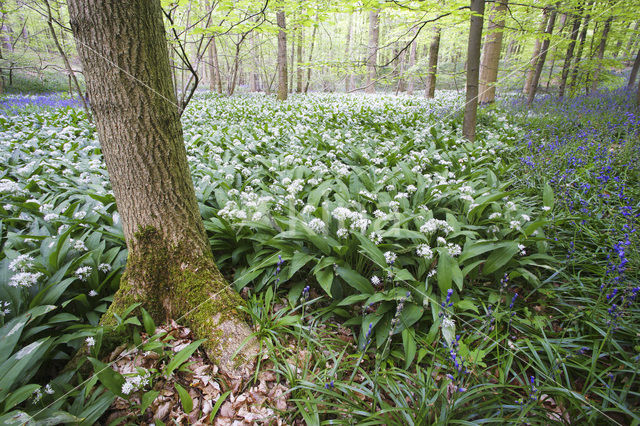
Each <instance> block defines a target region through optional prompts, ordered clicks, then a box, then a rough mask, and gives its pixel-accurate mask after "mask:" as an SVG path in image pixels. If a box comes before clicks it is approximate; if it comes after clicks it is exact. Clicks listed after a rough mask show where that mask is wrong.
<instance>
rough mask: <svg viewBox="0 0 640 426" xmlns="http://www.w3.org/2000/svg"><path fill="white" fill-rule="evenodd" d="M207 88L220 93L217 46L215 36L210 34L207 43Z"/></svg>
mask: <svg viewBox="0 0 640 426" xmlns="http://www.w3.org/2000/svg"><path fill="white" fill-rule="evenodd" d="M208 54H209V76H211V79H210V80H209V89H210V90H211V91H212V92H218V93H219V94H222V78H220V63H219V62H218V48H217V47H216V38H215V37H214V36H211V42H210V43H209V52H208Z"/></svg>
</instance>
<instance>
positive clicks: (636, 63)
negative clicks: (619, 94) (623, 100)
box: [627, 50, 640, 88]
mask: <svg viewBox="0 0 640 426" xmlns="http://www.w3.org/2000/svg"><path fill="white" fill-rule="evenodd" d="M638 68H640V50H638V53H637V54H636V60H635V61H633V68H631V74H629V82H628V83H627V87H628V88H632V87H633V83H635V81H636V77H637V76H638Z"/></svg>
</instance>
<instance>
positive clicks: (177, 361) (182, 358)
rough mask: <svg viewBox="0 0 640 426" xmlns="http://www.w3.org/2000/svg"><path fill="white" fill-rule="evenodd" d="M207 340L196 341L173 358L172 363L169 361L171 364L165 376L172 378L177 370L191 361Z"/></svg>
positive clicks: (165, 370)
mask: <svg viewBox="0 0 640 426" xmlns="http://www.w3.org/2000/svg"><path fill="white" fill-rule="evenodd" d="M205 340H206V339H200V340H196V341H195V342H193V343H190V344H189V345H188V346H186V347H185V348H184V349H182V350H181V351H180V352H178V353H177V354H175V355H174V356H173V358H171V361H169V364H167V367H166V368H165V369H164V375H165V376H170V375H171V374H172V373H173V371H174V370H175V369H176V368H179V367H180V366H181V365H182V364H184V363H185V362H186V361H187V360H188V359H189V357H190V356H191V355H192V354H193V353H194V352H195V351H196V349H198V347H200V345H201V344H202V343H204V341H205Z"/></svg>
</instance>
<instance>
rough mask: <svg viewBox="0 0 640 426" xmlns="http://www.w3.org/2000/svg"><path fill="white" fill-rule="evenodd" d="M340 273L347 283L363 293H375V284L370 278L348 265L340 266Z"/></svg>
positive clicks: (338, 271) (338, 270)
mask: <svg viewBox="0 0 640 426" xmlns="http://www.w3.org/2000/svg"><path fill="white" fill-rule="evenodd" d="M336 272H337V273H338V275H340V277H342V279H343V280H344V281H345V282H346V283H347V285H349V286H351V287H353V288H355V289H356V290H358V291H359V292H360V293H362V294H367V295H369V294H373V293H374V289H373V286H372V285H371V284H370V283H369V280H368V279H366V278H365V277H363V276H362V275H360V274H359V273H357V272H356V271H354V270H353V269H351V268H349V267H348V266H340V267H338V269H337V270H336Z"/></svg>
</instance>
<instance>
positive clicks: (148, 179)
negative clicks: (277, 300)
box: [68, 0, 256, 373]
mask: <svg viewBox="0 0 640 426" xmlns="http://www.w3.org/2000/svg"><path fill="white" fill-rule="evenodd" d="M68 7H69V16H70V23H71V28H72V29H73V33H74V36H75V39H76V45H77V48H78V52H79V55H80V59H81V61H82V64H83V68H84V73H85V79H86V82H87V91H88V93H89V95H90V98H91V108H92V109H93V112H94V114H95V121H96V127H97V130H98V135H99V138H100V144H101V147H102V153H103V155H104V159H105V163H106V165H107V170H108V172H109V178H110V181H111V185H112V187H113V193H114V196H115V199H116V203H117V207H118V211H119V213H120V217H121V221H122V226H123V230H124V236H125V239H126V243H127V248H128V250H129V256H128V259H127V268H126V273H125V274H124V276H123V277H122V280H121V283H120V289H119V290H118V292H117V293H116V295H115V297H114V300H113V303H112V304H111V306H110V307H109V309H108V310H107V312H106V313H105V314H104V316H103V318H102V323H103V324H105V325H115V324H116V320H115V318H114V314H119V315H121V314H122V313H123V311H124V309H126V308H127V307H128V306H130V305H131V304H133V303H136V302H140V303H142V306H143V307H144V308H145V309H147V310H148V311H149V313H151V314H152V316H153V317H154V318H155V319H156V320H159V321H162V320H166V319H167V318H181V320H182V321H184V322H185V323H186V325H188V326H189V327H190V328H191V329H192V330H193V332H194V333H195V335H196V336H197V337H202V338H207V339H208V340H207V341H206V342H205V344H204V348H205V350H206V352H207V354H208V355H209V357H211V358H212V359H213V360H215V361H216V362H217V363H218V364H219V365H220V367H221V369H223V370H225V371H228V372H232V373H237V372H238V371H239V367H240V366H241V365H242V364H243V363H245V362H247V361H249V360H250V359H252V358H253V355H254V354H255V353H256V350H255V349H256V348H255V345H254V344H250V345H249V346H248V347H247V346H245V347H244V354H243V355H241V356H240V359H238V358H236V359H232V355H233V354H234V352H235V351H236V350H238V349H239V348H240V347H241V346H242V343H243V341H244V340H245V339H247V338H248V337H249V336H250V335H251V329H250V328H249V327H248V326H247V324H246V323H245V322H244V321H243V320H242V316H241V314H240V312H239V311H238V309H237V307H238V306H240V305H241V304H242V303H243V301H242V298H240V296H239V295H238V294H237V293H235V292H234V291H233V290H231V288H230V287H229V285H228V284H227V283H226V282H225V280H224V278H223V277H222V275H221V274H220V272H219V271H218V269H217V268H216V265H215V263H214V260H213V256H212V254H211V247H210V246H209V243H208V240H207V237H206V234H205V231H204V227H203V225H202V219H201V217H200V213H199V210H198V203H197V201H196V197H195V193H194V189H193V183H192V181H191V176H190V174H189V167H188V164H187V156H186V150H185V147H184V142H183V136H182V127H181V125H180V120H179V116H178V106H177V99H176V96H175V94H174V92H173V90H172V87H171V71H170V67H169V56H168V52H167V43H166V38H165V37H166V33H165V30H164V24H163V16H162V9H161V6H160V1H159V0H153V1H151V0H129V1H126V2H123V1H119V0H69V1H68Z"/></svg>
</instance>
